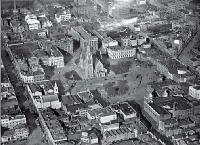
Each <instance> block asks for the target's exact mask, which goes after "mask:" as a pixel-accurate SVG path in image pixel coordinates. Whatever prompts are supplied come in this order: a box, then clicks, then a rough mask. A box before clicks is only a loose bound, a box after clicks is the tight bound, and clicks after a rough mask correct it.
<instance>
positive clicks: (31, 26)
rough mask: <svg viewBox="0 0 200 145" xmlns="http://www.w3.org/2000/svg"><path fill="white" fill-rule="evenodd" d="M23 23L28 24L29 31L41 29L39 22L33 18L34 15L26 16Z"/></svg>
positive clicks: (35, 17)
mask: <svg viewBox="0 0 200 145" xmlns="http://www.w3.org/2000/svg"><path fill="white" fill-rule="evenodd" d="M25 21H26V23H27V24H28V28H29V30H35V29H40V28H41V25H40V21H38V20H37V16H35V15H34V14H31V15H26V16H25Z"/></svg>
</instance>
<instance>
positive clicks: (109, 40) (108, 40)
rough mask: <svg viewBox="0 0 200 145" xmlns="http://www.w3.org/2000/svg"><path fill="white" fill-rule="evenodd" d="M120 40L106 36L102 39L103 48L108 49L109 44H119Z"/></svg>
mask: <svg viewBox="0 0 200 145" xmlns="http://www.w3.org/2000/svg"><path fill="white" fill-rule="evenodd" d="M117 45H118V41H117V40H114V39H112V38H111V37H106V38H104V39H103V40H102V48H103V50H107V48H108V47H109V46H117Z"/></svg>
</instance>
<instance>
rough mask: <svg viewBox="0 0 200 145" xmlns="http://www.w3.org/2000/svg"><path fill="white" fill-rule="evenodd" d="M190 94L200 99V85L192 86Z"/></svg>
mask: <svg viewBox="0 0 200 145" xmlns="http://www.w3.org/2000/svg"><path fill="white" fill-rule="evenodd" d="M189 95H191V96H192V97H194V98H196V99H200V86H190V87H189Z"/></svg>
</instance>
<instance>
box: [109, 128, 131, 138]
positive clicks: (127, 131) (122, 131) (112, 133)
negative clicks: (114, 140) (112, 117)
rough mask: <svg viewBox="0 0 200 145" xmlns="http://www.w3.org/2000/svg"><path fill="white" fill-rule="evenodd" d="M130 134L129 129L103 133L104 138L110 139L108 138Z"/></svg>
mask: <svg viewBox="0 0 200 145" xmlns="http://www.w3.org/2000/svg"><path fill="white" fill-rule="evenodd" d="M129 132H131V130H130V129H129V128H120V129H116V130H110V131H106V132H105V136H106V138H108V137H110V136H113V137H114V136H118V135H121V134H126V133H129Z"/></svg>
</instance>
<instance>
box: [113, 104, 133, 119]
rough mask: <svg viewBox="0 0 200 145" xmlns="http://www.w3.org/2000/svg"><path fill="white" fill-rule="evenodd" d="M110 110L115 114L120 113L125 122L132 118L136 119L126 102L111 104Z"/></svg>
mask: <svg viewBox="0 0 200 145" xmlns="http://www.w3.org/2000/svg"><path fill="white" fill-rule="evenodd" d="M111 108H112V109H113V110H114V111H115V112H117V113H120V114H121V115H122V116H123V119H124V120H125V121H126V120H130V119H134V118H135V119H136V111H135V110H134V109H133V108H132V107H131V106H130V105H129V104H128V103H127V102H123V103H119V104H113V105H111Z"/></svg>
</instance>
